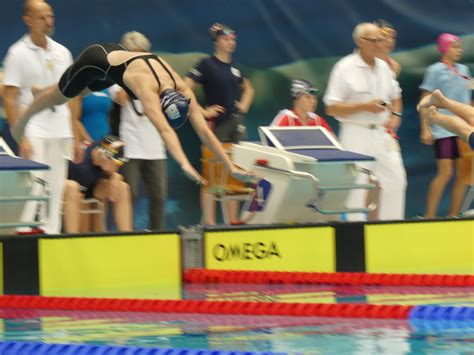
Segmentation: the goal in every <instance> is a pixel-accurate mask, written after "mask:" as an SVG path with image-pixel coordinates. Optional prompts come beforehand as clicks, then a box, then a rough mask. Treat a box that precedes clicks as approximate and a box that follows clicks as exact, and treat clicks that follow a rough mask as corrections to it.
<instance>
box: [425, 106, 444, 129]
mask: <svg viewBox="0 0 474 355" xmlns="http://www.w3.org/2000/svg"><path fill="white" fill-rule="evenodd" d="M422 115H423V118H425V119H426V120H428V121H429V122H430V123H431V124H436V125H439V123H440V121H443V119H444V118H443V117H444V116H445V115H442V114H440V113H439V112H438V109H437V108H436V106H430V107H428V108H427V109H426V110H423V113H422Z"/></svg>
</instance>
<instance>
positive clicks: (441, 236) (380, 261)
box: [365, 221, 474, 274]
mask: <svg viewBox="0 0 474 355" xmlns="http://www.w3.org/2000/svg"><path fill="white" fill-rule="evenodd" d="M365 257H366V269H367V272H387V273H453V274H456V273H460V274H462V273H470V274H472V273H473V272H474V221H455V222H453V221H445V222H426V223H396V224H374V225H366V226H365Z"/></svg>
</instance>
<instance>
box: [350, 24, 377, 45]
mask: <svg viewBox="0 0 474 355" xmlns="http://www.w3.org/2000/svg"><path fill="white" fill-rule="evenodd" d="M372 36H376V37H378V36H380V28H379V27H378V26H377V25H374V24H373V23H370V22H362V23H359V24H358V25H357V26H356V27H355V28H354V31H353V32H352V39H353V40H354V43H355V44H357V42H358V41H359V39H360V38H361V37H372Z"/></svg>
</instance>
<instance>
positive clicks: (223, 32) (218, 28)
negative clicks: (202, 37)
mask: <svg viewBox="0 0 474 355" xmlns="http://www.w3.org/2000/svg"><path fill="white" fill-rule="evenodd" d="M209 34H210V35H211V38H212V40H213V41H215V40H216V39H217V37H219V36H228V35H233V36H236V34H235V31H234V30H233V29H231V28H230V27H229V26H226V25H223V24H221V23H215V24H213V25H212V26H211V27H209Z"/></svg>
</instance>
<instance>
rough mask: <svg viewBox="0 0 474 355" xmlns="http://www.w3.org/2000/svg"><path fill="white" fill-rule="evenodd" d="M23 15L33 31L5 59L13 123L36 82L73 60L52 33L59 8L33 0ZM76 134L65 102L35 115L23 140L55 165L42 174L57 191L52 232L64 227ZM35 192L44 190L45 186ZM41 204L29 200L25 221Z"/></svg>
mask: <svg viewBox="0 0 474 355" xmlns="http://www.w3.org/2000/svg"><path fill="white" fill-rule="evenodd" d="M23 21H24V22H25V24H26V25H27V27H28V29H29V33H27V34H25V35H24V36H23V37H22V38H20V39H19V40H18V41H17V42H15V43H14V44H13V45H12V46H11V47H10V48H9V50H8V53H7V55H6V57H5V61H4V67H5V78H4V85H5V94H4V105H5V112H6V117H7V119H8V121H9V123H10V126H12V127H13V126H14V125H15V123H16V121H17V119H18V117H19V115H20V114H21V112H23V110H24V109H25V108H26V107H28V106H29V104H30V103H31V102H32V101H33V93H32V89H33V91H34V89H35V88H41V87H46V86H49V85H51V84H53V83H56V82H57V81H58V80H59V78H60V77H61V75H62V74H63V72H64V71H65V70H66V69H67V68H68V66H69V65H71V64H72V56H71V53H70V52H69V50H68V49H67V48H65V47H64V46H62V45H61V44H59V43H57V42H55V41H54V40H52V39H51V38H50V37H49V36H50V35H52V33H53V31H54V14H53V10H52V8H51V6H50V5H49V4H47V3H46V2H44V1H39V0H27V1H26V2H25V7H24V13H23ZM65 118H66V119H65ZM72 138H73V134H72V129H71V110H70V107H69V106H68V105H60V106H55V107H51V108H50V109H48V110H44V111H42V112H40V113H38V114H36V115H34V116H33V118H32V119H31V121H30V122H29V123H28V125H27V127H26V134H25V137H24V138H23V139H22V140H21V142H20V154H21V156H22V157H24V158H27V159H32V160H34V161H37V162H41V163H44V164H47V165H49V166H50V170H49V171H48V172H45V173H41V174H38V175H37V176H38V177H40V178H42V179H43V180H45V181H46V182H47V184H48V188H49V189H50V194H51V200H50V209H49V220H48V222H47V224H45V225H43V226H42V228H43V229H44V231H45V232H46V233H48V234H57V233H60V232H61V218H60V212H61V200H62V194H63V188H64V183H65V181H66V174H67V159H69V157H70V155H71V148H72V142H73V140H72ZM32 193H34V194H39V193H41V191H33V192H32ZM37 208H38V205H37V203H35V202H29V203H28V204H27V205H26V207H25V210H24V212H23V215H22V221H23V222H28V221H32V220H34V218H35V215H36V214H37V213H38V210H37Z"/></svg>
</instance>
